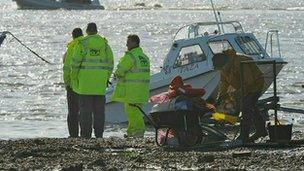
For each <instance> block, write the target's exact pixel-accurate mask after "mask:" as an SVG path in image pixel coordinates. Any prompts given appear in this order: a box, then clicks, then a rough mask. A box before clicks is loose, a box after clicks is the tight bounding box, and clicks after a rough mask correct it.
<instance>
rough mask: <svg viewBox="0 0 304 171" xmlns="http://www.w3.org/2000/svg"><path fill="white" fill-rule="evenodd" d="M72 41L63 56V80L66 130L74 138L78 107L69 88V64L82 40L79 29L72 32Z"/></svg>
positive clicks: (76, 98)
mask: <svg viewBox="0 0 304 171" xmlns="http://www.w3.org/2000/svg"><path fill="white" fill-rule="evenodd" d="M72 37H73V40H72V41H71V42H70V43H69V44H68V48H67V51H66V53H65V54H64V56H63V63H64V64H63V80H64V84H65V88H66V91H67V101H68V118H67V122H68V129H69V134H70V137H72V138H76V137H78V136H79V135H78V134H79V105H78V97H77V94H76V93H75V92H74V91H73V89H72V86H71V76H70V74H71V70H72V67H71V63H72V58H73V54H74V50H75V46H76V45H77V44H78V42H79V41H80V40H81V39H82V38H83V33H82V30H81V29H80V28H75V29H74V30H73V32H72Z"/></svg>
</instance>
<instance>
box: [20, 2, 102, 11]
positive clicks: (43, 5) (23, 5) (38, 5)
mask: <svg viewBox="0 0 304 171" xmlns="http://www.w3.org/2000/svg"><path fill="white" fill-rule="evenodd" d="M15 1H16V3H17V6H18V9H41V10H43V9H69V10H97V9H99V10H103V9H104V6H102V5H100V4H77V3H68V2H57V1H51V0H15Z"/></svg>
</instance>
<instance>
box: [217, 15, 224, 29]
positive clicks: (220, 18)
mask: <svg viewBox="0 0 304 171" xmlns="http://www.w3.org/2000/svg"><path fill="white" fill-rule="evenodd" d="M217 15H218V17H219V20H220V22H221V23H222V24H221V32H222V33H225V30H224V25H223V20H222V16H221V13H220V12H219V11H218V12H217Z"/></svg>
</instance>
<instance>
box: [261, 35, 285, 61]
mask: <svg viewBox="0 0 304 171" xmlns="http://www.w3.org/2000/svg"><path fill="white" fill-rule="evenodd" d="M273 36H275V38H276V44H277V48H278V49H277V51H278V55H279V58H281V57H282V55H281V47H280V40H279V31H278V30H269V31H268V32H267V36H266V42H265V51H267V46H268V42H269V44H270V45H269V46H270V57H274V55H273V52H274V50H273V48H274V45H273V39H274V38H273Z"/></svg>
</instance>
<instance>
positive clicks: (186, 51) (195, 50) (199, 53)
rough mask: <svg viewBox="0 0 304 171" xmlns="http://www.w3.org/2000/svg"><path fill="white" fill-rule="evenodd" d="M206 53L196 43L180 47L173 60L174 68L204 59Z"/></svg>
mask: <svg viewBox="0 0 304 171" xmlns="http://www.w3.org/2000/svg"><path fill="white" fill-rule="evenodd" d="M206 59H207V58H206V55H205V53H204V52H203V50H202V49H201V47H200V46H199V45H198V44H196V45H191V46H186V47H182V48H181V50H180V52H179V55H178V57H177V59H176V60H175V62H174V66H173V67H174V68H177V67H181V66H184V65H189V64H193V63H197V62H202V61H205V60H206Z"/></svg>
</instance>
